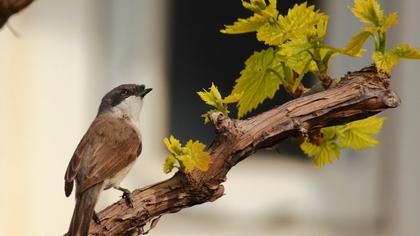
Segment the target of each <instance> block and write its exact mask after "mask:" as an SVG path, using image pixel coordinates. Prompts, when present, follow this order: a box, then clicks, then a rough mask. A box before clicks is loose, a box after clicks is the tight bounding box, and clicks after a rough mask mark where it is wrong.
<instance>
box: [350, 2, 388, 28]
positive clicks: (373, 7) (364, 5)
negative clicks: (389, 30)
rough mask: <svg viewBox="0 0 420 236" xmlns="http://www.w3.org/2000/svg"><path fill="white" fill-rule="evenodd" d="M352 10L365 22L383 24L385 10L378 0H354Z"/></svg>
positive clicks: (376, 24)
mask: <svg viewBox="0 0 420 236" xmlns="http://www.w3.org/2000/svg"><path fill="white" fill-rule="evenodd" d="M354 3H355V4H354V7H353V8H351V9H350V10H351V12H353V14H354V15H355V16H356V17H357V18H358V19H359V20H360V21H361V22H363V23H367V24H373V25H375V26H381V25H382V22H383V21H384V12H383V10H382V9H381V6H380V5H379V3H378V2H377V1H376V0H354Z"/></svg>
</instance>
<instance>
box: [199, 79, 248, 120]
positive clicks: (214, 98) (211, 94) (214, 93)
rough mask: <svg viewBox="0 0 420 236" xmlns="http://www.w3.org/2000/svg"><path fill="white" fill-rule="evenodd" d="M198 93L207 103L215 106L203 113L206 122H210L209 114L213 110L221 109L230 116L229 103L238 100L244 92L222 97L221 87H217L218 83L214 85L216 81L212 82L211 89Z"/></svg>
mask: <svg viewBox="0 0 420 236" xmlns="http://www.w3.org/2000/svg"><path fill="white" fill-rule="evenodd" d="M197 94H198V96H200V98H201V99H202V100H203V101H204V102H205V103H206V104H208V105H210V106H212V107H214V108H215V109H212V110H210V111H208V112H206V113H205V114H203V115H201V116H202V117H203V118H204V124H207V123H208V122H209V115H210V113H212V112H215V111H220V112H222V113H223V114H224V115H225V116H228V115H229V109H228V106H227V104H229V103H235V102H238V101H239V99H240V98H241V96H242V94H236V93H234V94H231V95H229V96H228V97H226V98H222V95H221V94H220V92H219V89H218V88H217V87H216V85H214V83H212V84H211V86H210V88H209V91H207V90H205V89H203V91H200V92H197Z"/></svg>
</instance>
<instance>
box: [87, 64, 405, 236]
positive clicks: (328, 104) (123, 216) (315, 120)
mask: <svg viewBox="0 0 420 236" xmlns="http://www.w3.org/2000/svg"><path fill="white" fill-rule="evenodd" d="M388 86H389V78H388V76H387V75H384V74H381V73H377V71H376V69H375V68H374V67H373V66H372V67H367V68H364V69H362V70H360V71H356V72H352V73H348V74H347V75H345V76H344V77H343V78H342V79H341V81H340V82H339V83H338V85H337V86H335V87H334V88H330V89H328V90H326V91H322V92H318V93H315V94H312V95H308V96H303V97H300V98H297V99H294V100H292V101H290V102H287V103H285V104H283V105H281V106H279V107H276V108H273V109H271V110H269V111H266V112H264V113H261V114H259V115H256V116H254V117H251V118H249V119H246V120H235V119H230V118H228V117H226V116H224V115H223V114H222V113H220V112H214V113H212V114H211V115H210V120H211V122H212V123H213V125H214V127H215V133H216V136H215V139H214V141H213V144H212V145H211V146H210V147H209V149H208V152H209V153H210V154H211V157H212V164H211V165H210V166H209V169H208V171H206V172H201V171H198V170H196V171H193V172H191V173H188V174H184V173H180V172H178V173H176V174H175V175H174V176H172V177H171V178H169V179H167V180H165V181H162V182H159V183H156V184H154V185H151V186H147V187H144V188H141V189H137V190H135V191H134V192H133V193H132V198H133V205H134V207H133V208H130V207H128V206H127V205H126V204H125V201H124V200H120V201H118V202H116V203H114V204H112V205H110V206H108V207H107V208H106V209H104V210H102V211H101V212H100V213H99V214H98V216H99V218H100V220H101V224H96V223H95V222H93V221H92V222H91V226H90V235H136V234H144V233H146V232H145V231H144V229H143V228H144V226H145V225H146V224H147V223H149V222H151V225H152V227H153V226H155V225H156V223H157V219H159V217H160V216H162V215H163V214H167V213H175V212H178V211H179V210H181V209H183V208H187V207H191V206H194V205H197V204H202V203H205V202H212V201H215V200H217V199H218V198H220V197H221V196H222V195H223V193H224V188H223V185H222V183H223V182H224V181H225V180H226V174H227V173H228V172H229V170H230V169H231V168H232V167H233V166H234V165H236V164H237V163H238V162H240V161H242V160H244V159H245V158H247V157H248V156H250V155H251V154H253V153H255V152H256V151H257V150H259V149H263V148H270V147H272V146H275V145H276V144H278V143H279V142H280V141H282V140H283V139H285V138H288V137H292V136H296V137H298V136H301V135H305V134H307V133H308V132H310V131H314V130H317V129H319V128H322V127H327V126H331V125H338V124H343V123H346V122H349V121H354V120H359V119H362V118H365V117H368V116H371V115H374V114H376V113H379V112H381V111H384V110H386V109H388V108H395V107H397V106H398V105H399V104H400V99H399V97H398V95H397V94H396V93H395V92H393V91H392V90H389V89H388Z"/></svg>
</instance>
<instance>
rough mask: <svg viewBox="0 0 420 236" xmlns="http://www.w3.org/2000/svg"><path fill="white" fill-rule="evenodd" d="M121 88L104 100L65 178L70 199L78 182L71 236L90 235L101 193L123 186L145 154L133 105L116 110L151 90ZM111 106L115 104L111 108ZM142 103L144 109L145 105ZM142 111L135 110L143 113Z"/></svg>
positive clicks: (70, 230)
mask: <svg viewBox="0 0 420 236" xmlns="http://www.w3.org/2000/svg"><path fill="white" fill-rule="evenodd" d="M136 86H137V87H136ZM120 87H121V86H120ZM120 87H117V88H116V89H114V90H112V91H111V92H109V93H108V94H107V95H106V96H105V97H104V99H102V104H101V107H100V110H99V113H98V115H97V117H96V118H95V120H94V121H93V122H92V124H91V126H90V127H89V129H88V131H87V132H86V134H85V135H84V136H83V138H82V140H81V141H80V143H79V145H78V146H77V148H76V151H75V152H74V154H73V157H72V158H71V160H70V163H69V165H68V167H67V171H66V174H65V177H64V179H65V188H64V189H65V194H66V196H69V195H70V194H71V192H72V190H73V184H74V181H76V206H75V208H74V211H73V217H72V220H71V223H70V227H69V231H68V234H67V235H68V236H76V235H77V236H87V235H88V232H89V225H90V221H91V219H92V216H93V213H94V208H95V204H96V202H97V200H98V197H99V194H100V192H101V191H102V190H103V189H108V188H111V187H119V182H120V181H121V180H122V178H123V177H124V176H125V175H126V174H127V172H128V170H129V169H130V168H131V166H132V164H133V163H134V161H135V160H136V159H137V157H138V156H139V155H140V153H141V150H142V144H141V139H140V134H139V130H138V129H137V128H136V127H137V125H136V124H133V120H132V119H131V118H132V117H133V114H130V112H131V110H130V109H132V108H130V106H131V105H132V104H129V105H127V104H123V105H122V108H121V109H113V108H114V107H117V108H118V105H119V104H120V103H123V102H124V101H125V99H127V98H129V97H130V96H132V97H134V99H137V97H138V98H139V99H141V100H139V101H142V99H143V96H144V95H145V94H147V93H148V92H149V91H150V90H151V89H148V90H145V88H144V86H140V88H138V85H125V86H123V87H121V88H120ZM115 90H117V91H116V92H115ZM127 90H128V91H127ZM122 94H124V95H122ZM115 100H119V101H115ZM128 101H129V102H130V103H134V105H136V103H137V101H135V102H133V101H134V100H131V99H128ZM108 103H109V104H111V105H109V106H107V104H108ZM139 104H140V109H141V102H140V103H139ZM127 107H128V108H127ZM140 109H138V111H137V110H136V109H134V110H136V112H140ZM136 112H134V113H136ZM126 113H127V114H126ZM135 115H138V116H139V115H140V114H135Z"/></svg>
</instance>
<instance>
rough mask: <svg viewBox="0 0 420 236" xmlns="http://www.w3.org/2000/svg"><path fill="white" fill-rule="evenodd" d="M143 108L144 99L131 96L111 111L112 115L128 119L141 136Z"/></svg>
mask: <svg viewBox="0 0 420 236" xmlns="http://www.w3.org/2000/svg"><path fill="white" fill-rule="evenodd" d="M142 106H143V99H142V98H141V97H139V96H130V97H128V98H126V99H124V100H123V101H122V102H121V103H120V104H118V105H117V106H115V107H113V108H112V109H111V111H112V114H113V115H115V116H117V117H118V118H128V120H129V121H130V122H131V123H132V125H133V126H134V127H135V128H136V129H137V132H138V135H139V136H140V129H139V127H140V112H141V108H142Z"/></svg>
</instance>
